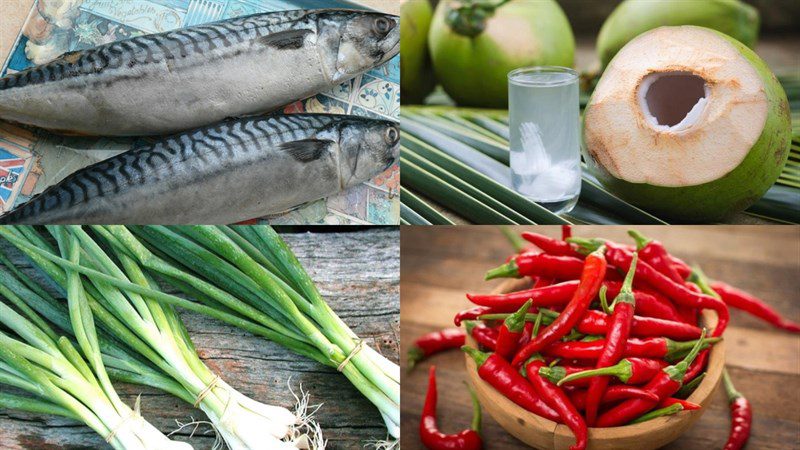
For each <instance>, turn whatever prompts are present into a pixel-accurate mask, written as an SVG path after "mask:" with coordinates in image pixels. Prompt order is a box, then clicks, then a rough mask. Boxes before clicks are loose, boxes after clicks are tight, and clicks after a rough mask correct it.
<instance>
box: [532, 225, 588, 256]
mask: <svg viewBox="0 0 800 450" xmlns="http://www.w3.org/2000/svg"><path fill="white" fill-rule="evenodd" d="M522 238H523V239H525V240H526V241H528V242H530V243H532V244H533V245H535V246H537V247H539V248H540V249H542V251H543V252H545V253H547V254H549V255H556V256H574V257H575V258H581V254H580V253H578V252H577V251H575V249H574V248H572V245H570V243H569V242H566V241H559V240H557V239H553V238H551V237H548V236H545V235H543V234H539V233H529V232H527V231H526V232H524V233H522Z"/></svg>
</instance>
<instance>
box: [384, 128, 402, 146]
mask: <svg viewBox="0 0 800 450" xmlns="http://www.w3.org/2000/svg"><path fill="white" fill-rule="evenodd" d="M399 140H400V131H398V130H397V127H389V128H388V129H387V130H386V142H387V143H389V144H390V145H395V144H397V141H399Z"/></svg>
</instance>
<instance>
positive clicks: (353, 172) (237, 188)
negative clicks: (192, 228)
mask: <svg viewBox="0 0 800 450" xmlns="http://www.w3.org/2000/svg"><path fill="white" fill-rule="evenodd" d="M399 143H400V132H399V129H398V125H397V123H396V122H391V121H385V120H376V119H367V118H361V117H355V116H339V115H325V114H296V115H272V116H261V117H251V118H244V119H237V120H229V121H225V122H222V123H219V124H217V125H212V126H209V127H204V128H201V129H197V130H194V131H188V132H185V133H182V134H178V135H174V136H171V137H166V138H162V139H161V140H159V141H158V142H156V143H153V144H148V145H145V146H142V147H139V148H134V149H132V150H130V151H128V152H125V153H122V154H120V155H117V156H115V157H112V158H110V159H107V160H105V161H101V162H99V163H96V164H94V165H91V166H89V167H86V168H84V169H81V170H79V171H77V172H75V173H73V174H71V175H69V176H68V177H67V178H65V179H64V180H63V181H61V182H59V183H58V184H56V185H54V186H52V187H50V188H48V189H46V190H45V191H44V192H42V193H41V194H39V195H38V196H36V197H34V198H32V199H31V200H30V201H28V202H27V203H25V204H23V205H21V206H20V207H18V208H17V209H15V210H13V211H11V212H9V213H8V214H6V215H4V216H0V224H11V223H15V224H87V223H90V224H164V225H166V224H228V223H235V222H240V221H243V220H247V219H252V218H256V217H262V216H264V215H268V214H275V213H279V212H284V211H286V210H289V209H291V208H293V207H295V206H298V205H301V204H303V203H306V202H309V201H313V200H317V199H320V198H323V197H327V196H329V195H331V194H335V193H337V192H339V191H342V190H344V189H346V188H348V187H351V186H354V185H357V184H359V183H361V182H364V181H367V180H369V179H371V178H372V177H374V176H375V175H377V174H379V173H380V172H382V171H384V170H385V169H387V168H388V167H390V166H391V165H392V164H394V162H395V161H396V159H397V158H398V156H399V148H400V144H399Z"/></svg>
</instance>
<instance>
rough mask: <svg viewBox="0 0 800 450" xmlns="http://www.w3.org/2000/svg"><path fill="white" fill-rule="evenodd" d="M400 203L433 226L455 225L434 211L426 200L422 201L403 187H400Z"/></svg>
mask: <svg viewBox="0 0 800 450" xmlns="http://www.w3.org/2000/svg"><path fill="white" fill-rule="evenodd" d="M400 201H401V202H402V203H403V204H406V205H408V207H409V208H411V209H413V210H414V211H416V212H418V213H419V215H421V216H422V217H424V218H425V219H426V220H428V221H429V222H430V223H431V224H433V225H455V223H453V221H452V220H450V219H448V218H447V217H445V216H444V215H443V214H442V213H440V212H439V211H437V210H436V209H434V208H433V206H431V205H429V204H428V203H426V202H425V200H422V199H421V198H420V197H419V196H418V195H417V194H415V193H413V192H411V191H409V190H408V189H406V188H405V187H403V186H400Z"/></svg>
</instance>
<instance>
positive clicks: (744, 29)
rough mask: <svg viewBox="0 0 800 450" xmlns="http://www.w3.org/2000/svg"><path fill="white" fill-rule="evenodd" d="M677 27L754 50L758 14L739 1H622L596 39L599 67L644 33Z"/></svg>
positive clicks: (756, 37) (752, 8)
mask: <svg viewBox="0 0 800 450" xmlns="http://www.w3.org/2000/svg"><path fill="white" fill-rule="evenodd" d="M676 25H697V26H701V27H706V28H711V29H713V30H717V31H721V32H722V33H725V34H727V35H728V36H731V37H733V38H735V39H737V40H739V41H740V42H741V43H743V44H745V45H746V46H748V47H750V48H755V45H756V40H757V39H758V28H759V17H758V10H756V9H755V8H754V7H752V6H750V5H748V4H746V3H743V2H741V1H739V0H660V1H653V0H625V1H623V2H622V3H620V4H619V5H618V6H617V7H616V9H614V11H613V12H612V13H611V15H610V16H608V19H606V21H605V23H603V27H602V28H601V29H600V35H599V36H598V37H597V54H598V56H599V57H600V62H601V64H602V66H603V67H605V66H606V65H607V64H608V62H609V61H611V58H613V57H614V55H616V54H617V52H618V51H619V50H620V49H621V48H622V47H624V46H625V44H627V43H628V42H630V40H631V39H633V38H635V37H636V36H638V35H640V34H642V33H644V32H645V31H648V30H652V29H654V28H658V27H661V26H676Z"/></svg>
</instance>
